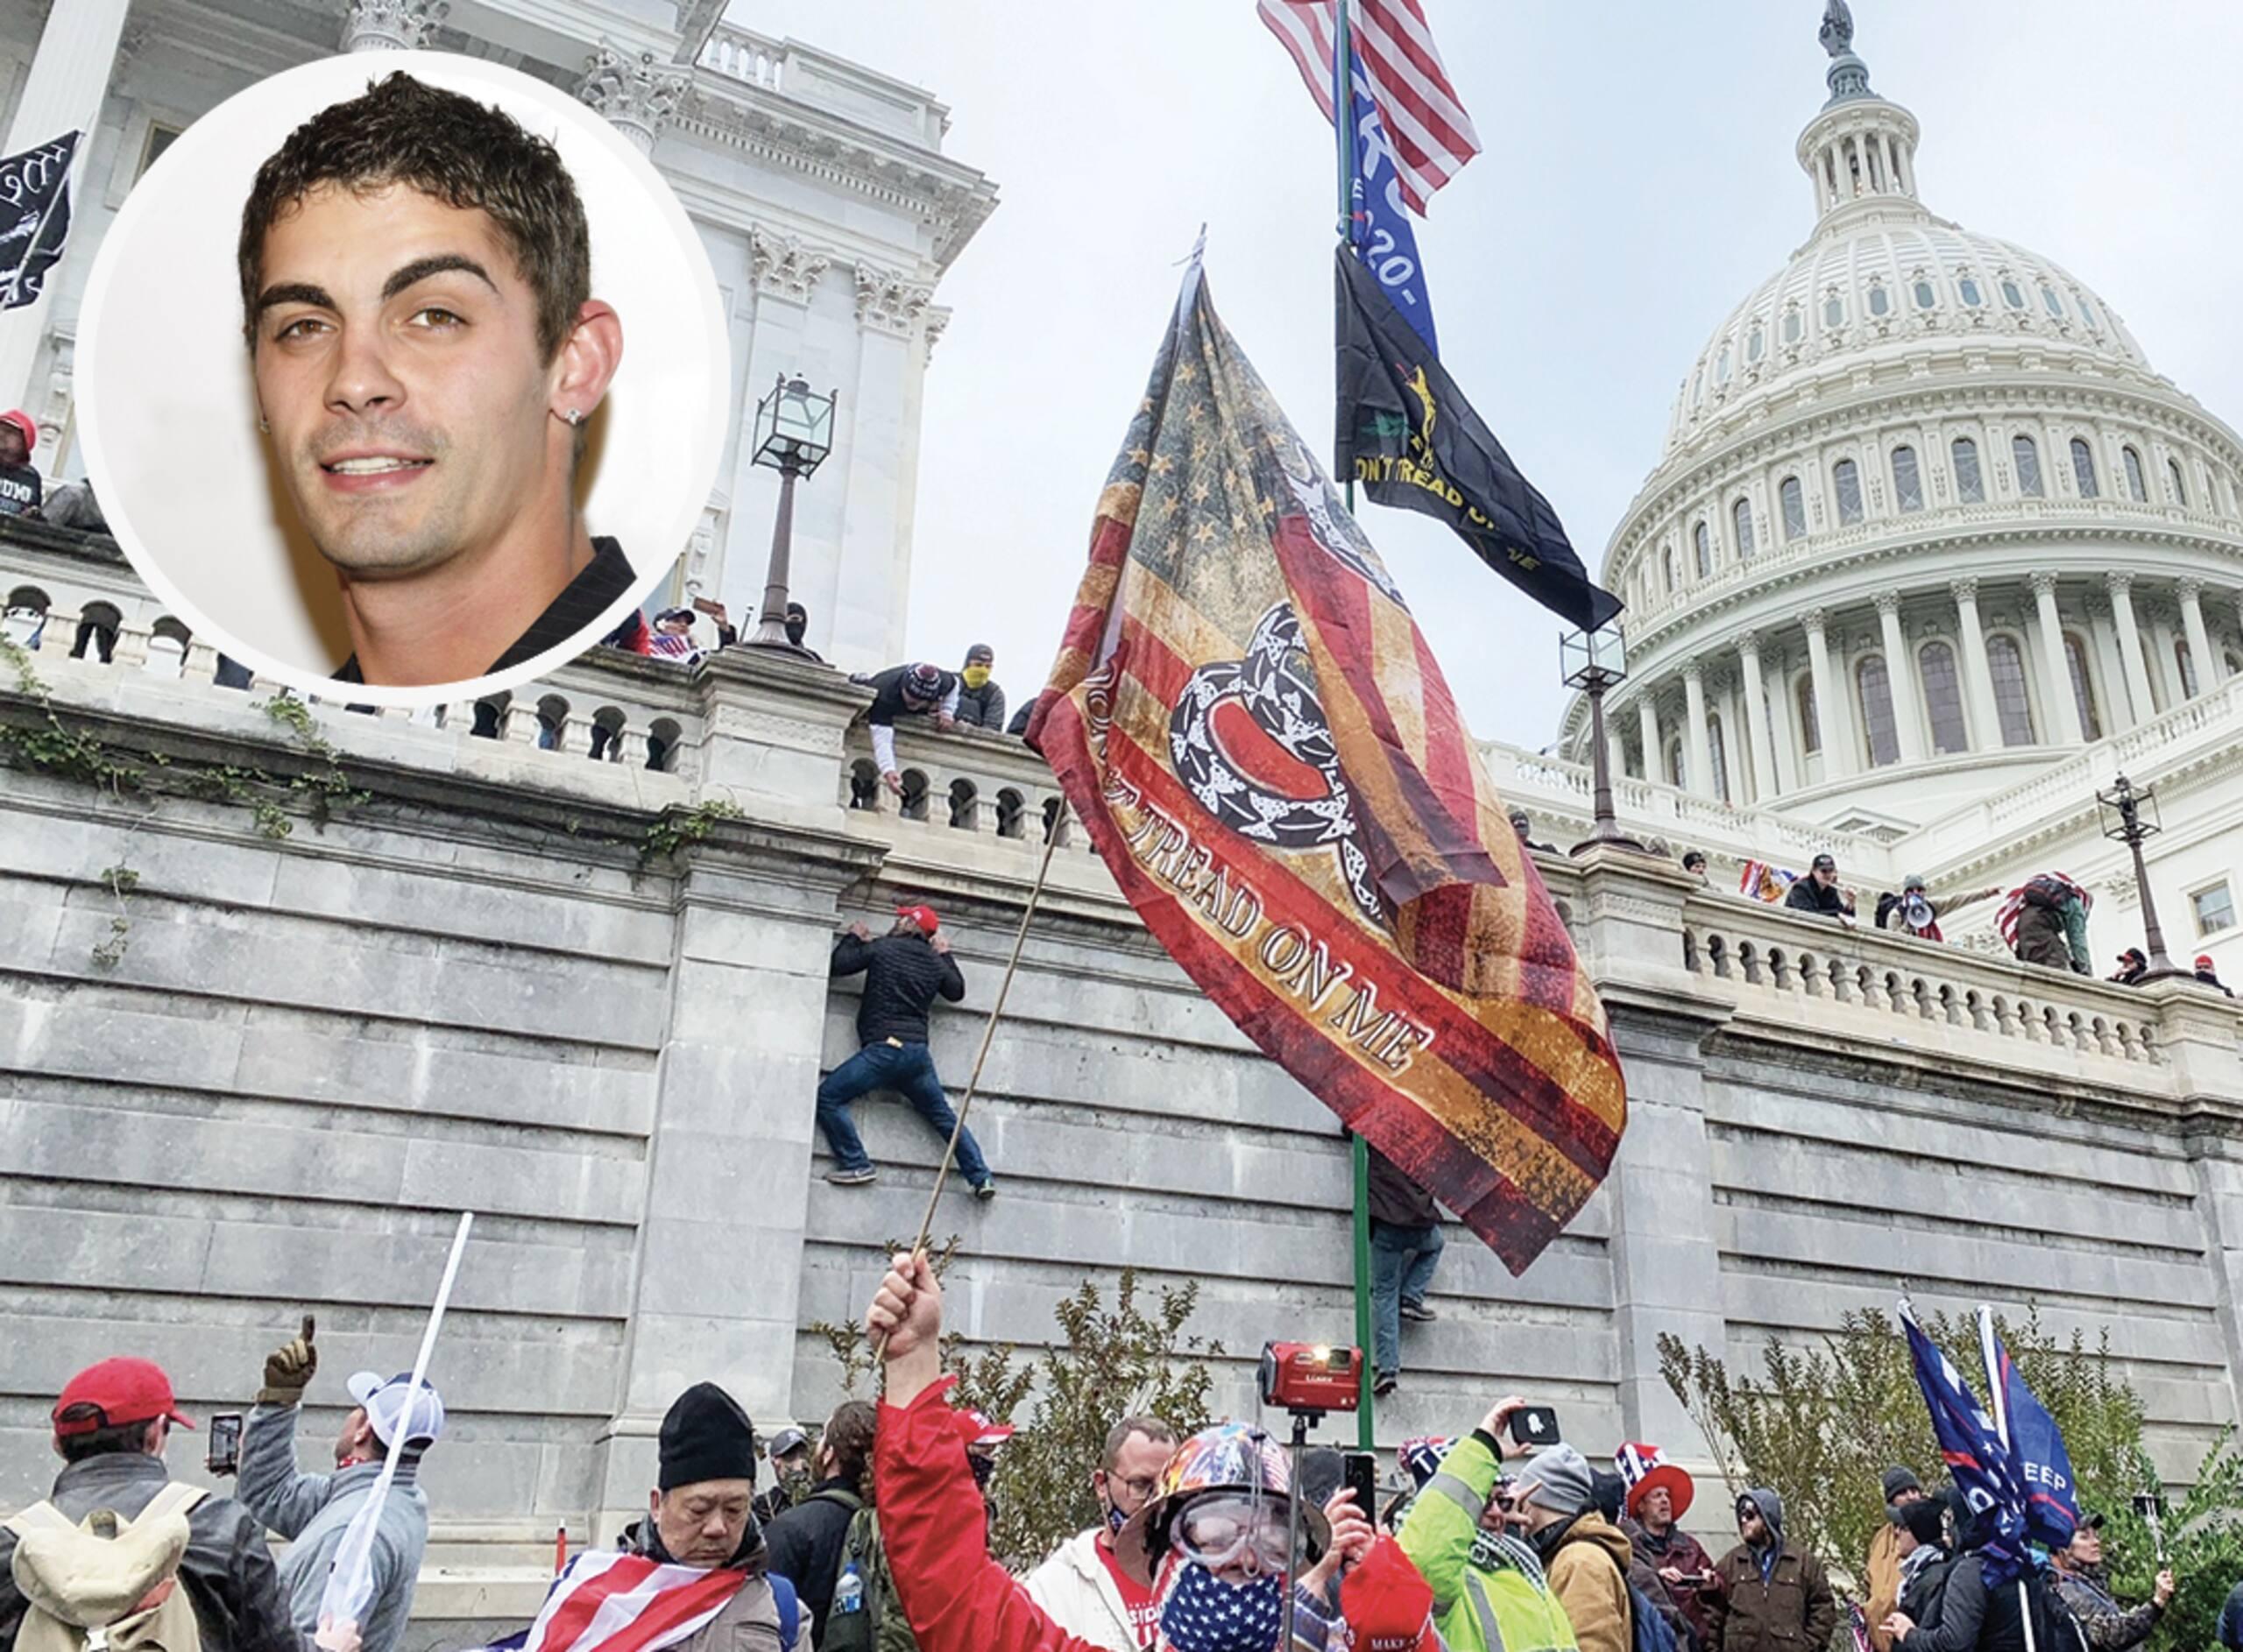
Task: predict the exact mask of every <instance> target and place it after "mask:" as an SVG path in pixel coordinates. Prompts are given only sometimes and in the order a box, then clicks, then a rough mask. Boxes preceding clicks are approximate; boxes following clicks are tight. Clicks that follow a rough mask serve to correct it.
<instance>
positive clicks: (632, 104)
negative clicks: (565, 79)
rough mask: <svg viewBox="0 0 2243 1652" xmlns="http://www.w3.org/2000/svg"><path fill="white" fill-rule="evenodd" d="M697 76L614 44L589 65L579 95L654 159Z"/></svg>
mask: <svg viewBox="0 0 2243 1652" xmlns="http://www.w3.org/2000/svg"><path fill="white" fill-rule="evenodd" d="M691 81H692V72H691V71H690V70H689V69H683V68H680V67H678V66H677V65H676V64H674V63H666V62H664V61H663V60H662V59H660V58H658V57H656V56H655V54H654V53H652V52H633V51H631V50H629V49H627V48H626V47H623V46H617V45H616V44H615V43H614V42H613V41H612V40H602V41H601V42H600V43H599V49H598V51H596V52H594V53H592V54H591V57H589V58H587V59H586V60H584V79H583V80H582V81H579V82H578V83H577V96H578V97H579V98H581V99H583V100H584V102H586V103H588V104H590V105H591V107H592V108H594V109H598V111H599V112H600V113H601V114H603V115H605V116H607V118H608V122H609V124H612V126H614V127H615V129H616V130H617V131H620V132H621V133H622V134H623V135H624V136H625V137H626V138H629V139H630V140H631V141H632V142H633V144H635V145H638V146H639V149H640V152H641V153H651V152H653V150H654V147H655V135H656V134H657V133H659V132H660V131H662V127H663V125H664V124H667V123H668V121H669V117H670V116H672V115H673V114H674V113H676V109H677V101H678V99H679V98H680V97H682V96H683V95H684V93H685V88H687V86H688V85H690V83H691Z"/></svg>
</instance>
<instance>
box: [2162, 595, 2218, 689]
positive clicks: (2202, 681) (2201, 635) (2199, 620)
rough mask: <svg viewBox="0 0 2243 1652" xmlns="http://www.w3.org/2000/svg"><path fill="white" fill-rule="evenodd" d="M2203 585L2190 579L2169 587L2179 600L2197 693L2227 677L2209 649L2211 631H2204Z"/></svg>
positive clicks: (2211, 648)
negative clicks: (2195, 678) (2195, 670)
mask: <svg viewBox="0 0 2243 1652" xmlns="http://www.w3.org/2000/svg"><path fill="white" fill-rule="evenodd" d="M2173 593H2174V595H2175V596H2176V597H2179V598H2180V599H2181V624H2182V625H2183V627H2184V628H2185V629H2186V630H2187V632H2188V633H2189V659H2190V662H2191V663H2192V664H2193V665H2195V667H2196V668H2197V692H2198V693H2203V692H2204V690H2206V689H2208V688H2214V687H2216V686H2218V683H2219V682H2220V681H2223V680H2224V679H2225V677H2226V675H2227V673H2226V671H2225V669H2224V668H2223V667H2222V666H2221V664H2220V659H2219V654H2218V651H2216V650H2215V649H2214V648H2213V647H2212V646H2211V632H2209V631H2207V630H2205V629H2204V582H2203V581H2201V580H2194V579H2184V580H2183V581H2182V582H2180V583H2179V584H2177V585H2176V586H2175V587H2174V588H2173Z"/></svg>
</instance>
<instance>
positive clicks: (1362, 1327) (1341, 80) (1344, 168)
mask: <svg viewBox="0 0 2243 1652" xmlns="http://www.w3.org/2000/svg"><path fill="white" fill-rule="evenodd" d="M1353 4H1354V0H1339V4H1337V5H1335V6H1334V8H1333V11H1334V15H1335V17H1336V18H1337V25H1336V26H1335V28H1334V32H1333V37H1332V131H1333V132H1334V135H1335V137H1336V138H1337V141H1338V145H1339V163H1340V166H1339V175H1340V221H1339V226H1338V229H1339V234H1340V238H1341V240H1342V241H1345V242H1347V243H1348V244H1350V245H1352V244H1354V242H1355V74H1353V72H1352V71H1353V68H1354V65H1355V31H1354V26H1353V24H1352V21H1351V19H1350V18H1349V17H1348V11H1349V10H1350V8H1351V6H1352V5H1353ZM1332 326H1333V337H1332V349H1333V352H1334V357H1337V354H1338V352H1339V349H1340V337H1339V320H1338V316H1337V313H1336V312H1335V313H1334V319H1333V324H1332ZM1341 487H1342V488H1344V489H1345V490H1346V492H1347V500H1348V514H1349V515H1351V516H1352V515H1353V514H1355V477H1354V476H1353V475H1352V474H1350V475H1348V477H1344V478H1343V479H1342V480H1341ZM1348 1170H1349V1179H1350V1182H1351V1183H1352V1185H1353V1187H1354V1190H1355V1215H1354V1222H1353V1230H1354V1231H1353V1242H1354V1250H1355V1269H1354V1272H1355V1345H1356V1346H1357V1347H1359V1348H1361V1349H1362V1351H1363V1363H1364V1364H1365V1365H1366V1366H1368V1365H1369V1363H1370V1356H1371V1350H1372V1340H1373V1339H1372V1334H1371V1323H1370V1317H1371V1316H1370V1144H1369V1143H1368V1142H1366V1141H1365V1140H1363V1139H1362V1135H1361V1133H1351V1134H1350V1135H1349V1137H1348ZM1377 1406H1378V1400H1377V1396H1376V1394H1372V1393H1370V1392H1369V1391H1368V1390H1366V1392H1365V1393H1364V1394H1363V1397H1362V1404H1361V1405H1359V1406H1357V1407H1356V1408H1355V1444H1356V1446H1357V1448H1358V1449H1360V1450H1362V1451H1370V1450H1372V1449H1373V1447H1374V1445H1375V1444H1376V1439H1377V1436H1378V1416H1377ZM1362 1512H1363V1513H1364V1514H1366V1515H1370V1514H1372V1511H1371V1510H1369V1509H1365V1510H1363V1511H1362Z"/></svg>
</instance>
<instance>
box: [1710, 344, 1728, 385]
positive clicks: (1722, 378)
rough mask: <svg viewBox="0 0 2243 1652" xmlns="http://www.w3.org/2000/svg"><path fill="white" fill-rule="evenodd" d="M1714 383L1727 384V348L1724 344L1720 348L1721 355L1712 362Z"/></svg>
mask: <svg viewBox="0 0 2243 1652" xmlns="http://www.w3.org/2000/svg"><path fill="white" fill-rule="evenodd" d="M1714 383H1715V384H1716V385H1726V384H1727V383H1729V346H1728V345H1726V344H1724V345H1723V346H1722V347H1721V355H1720V356H1719V357H1717V358H1716V360H1715V362H1714Z"/></svg>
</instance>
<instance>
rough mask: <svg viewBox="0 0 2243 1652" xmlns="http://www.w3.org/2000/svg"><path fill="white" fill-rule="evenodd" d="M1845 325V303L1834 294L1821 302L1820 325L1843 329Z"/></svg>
mask: <svg viewBox="0 0 2243 1652" xmlns="http://www.w3.org/2000/svg"><path fill="white" fill-rule="evenodd" d="M1845 324H1846V301H1845V300H1843V299H1842V298H1840V297H1839V296H1838V295H1837V294H1836V293H1831V294H1830V296H1829V298H1826V299H1824V300H1822V325H1823V326H1825V327H1843V326H1844V325H1845Z"/></svg>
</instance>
